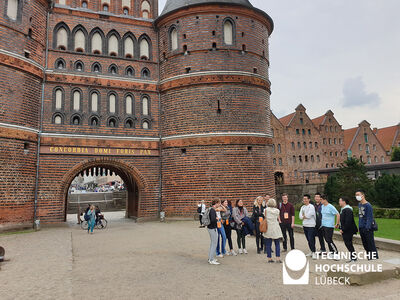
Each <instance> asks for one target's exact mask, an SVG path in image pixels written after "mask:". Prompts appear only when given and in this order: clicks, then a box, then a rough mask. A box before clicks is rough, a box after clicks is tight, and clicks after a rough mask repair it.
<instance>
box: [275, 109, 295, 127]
mask: <svg viewBox="0 0 400 300" xmlns="http://www.w3.org/2000/svg"><path fill="white" fill-rule="evenodd" d="M295 114H296V113H295V112H294V113H291V114H290V115H287V116H284V117H282V118H280V119H279V121H281V123H282V124H283V125H285V126H288V125H289V123H290V121H291V120H292V118H293V116H294V115H295Z"/></svg>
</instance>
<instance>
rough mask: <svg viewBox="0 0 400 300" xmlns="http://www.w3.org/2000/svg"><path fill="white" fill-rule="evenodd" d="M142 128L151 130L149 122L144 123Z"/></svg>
mask: <svg viewBox="0 0 400 300" xmlns="http://www.w3.org/2000/svg"><path fill="white" fill-rule="evenodd" d="M142 128H143V129H149V128H150V123H149V122H148V121H143V123H142Z"/></svg>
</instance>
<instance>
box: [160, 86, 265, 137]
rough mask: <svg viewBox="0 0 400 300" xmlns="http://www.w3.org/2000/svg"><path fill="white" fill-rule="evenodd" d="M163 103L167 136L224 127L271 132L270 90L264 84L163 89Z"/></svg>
mask: <svg viewBox="0 0 400 300" xmlns="http://www.w3.org/2000/svg"><path fill="white" fill-rule="evenodd" d="M218 101H219V105H220V113H219V112H218ZM161 104H162V114H161V122H162V124H163V127H162V135H163V136H169V135H180V134H192V133H206V132H221V131H222V132H224V131H225V132H230V131H238V132H258V133H266V134H267V133H269V113H268V112H269V93H268V92H267V91H266V90H263V89H261V88H256V87H249V86H244V85H237V84H223V85H222V84H221V85H212V84H208V85H204V86H193V87H190V88H181V89H175V90H171V91H168V92H166V93H162V94H161Z"/></svg>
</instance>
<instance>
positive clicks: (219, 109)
mask: <svg viewBox="0 0 400 300" xmlns="http://www.w3.org/2000/svg"><path fill="white" fill-rule="evenodd" d="M221 112H222V110H221V102H220V101H219V100H218V101H217V114H221Z"/></svg>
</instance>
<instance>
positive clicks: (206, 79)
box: [160, 72, 271, 93]
mask: <svg viewBox="0 0 400 300" xmlns="http://www.w3.org/2000/svg"><path fill="white" fill-rule="evenodd" d="M227 83H234V84H244V85H251V86H257V87H259V88H262V89H265V90H267V91H268V92H269V93H271V89H270V88H271V84H270V82H269V81H268V80H267V79H264V78H262V77H260V76H255V75H253V74H251V73H247V74H246V73H245V72H243V74H240V75H239V74H223V73H221V72H219V73H216V74H196V73H193V74H191V75H186V76H179V77H176V79H167V80H164V81H163V83H161V84H160V92H165V91H168V90H171V89H176V88H182V87H186V86H194V85H203V84H227Z"/></svg>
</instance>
